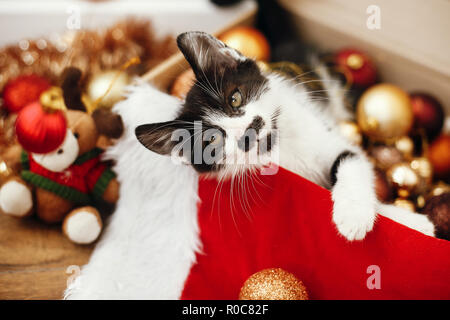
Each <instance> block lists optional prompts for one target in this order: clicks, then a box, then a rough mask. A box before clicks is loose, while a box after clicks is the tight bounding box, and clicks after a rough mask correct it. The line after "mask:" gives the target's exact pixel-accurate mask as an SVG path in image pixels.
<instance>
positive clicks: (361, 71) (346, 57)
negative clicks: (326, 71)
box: [335, 49, 377, 88]
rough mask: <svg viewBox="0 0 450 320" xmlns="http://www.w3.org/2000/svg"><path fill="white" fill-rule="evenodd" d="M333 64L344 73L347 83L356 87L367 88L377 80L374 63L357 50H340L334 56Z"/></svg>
mask: <svg viewBox="0 0 450 320" xmlns="http://www.w3.org/2000/svg"><path fill="white" fill-rule="evenodd" d="M335 62H336V64H337V66H338V67H340V68H341V69H342V70H343V71H344V74H345V75H346V76H347V78H348V81H349V82H350V83H351V84H353V85H355V86H357V87H362V88H367V87H369V86H371V85H373V84H374V83H375V81H376V80H377V70H376V68H375V65H374V63H373V62H372V60H371V59H370V58H369V57H368V56H367V55H366V54H364V53H362V52H361V51H359V50H356V49H343V50H340V51H338V52H337V54H336V56H335Z"/></svg>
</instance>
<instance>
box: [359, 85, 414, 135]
mask: <svg viewBox="0 0 450 320" xmlns="http://www.w3.org/2000/svg"><path fill="white" fill-rule="evenodd" d="M356 117H357V121H358V125H359V127H360V128H361V130H362V131H363V133H364V134H366V135H367V136H368V137H370V138H371V139H373V140H386V139H390V138H396V137H400V136H403V135H406V134H407V133H408V132H409V130H410V129H411V127H412V125H413V120H414V118H413V112H412V105H411V100H410V98H409V95H408V94H407V93H406V92H405V91H403V90H402V89H400V88H399V87H397V86H394V85H392V84H378V85H374V86H373V87H371V88H369V89H368V90H367V91H365V92H364V94H363V95H362V96H361V98H360V99H359V101H358V105H357V110H356Z"/></svg>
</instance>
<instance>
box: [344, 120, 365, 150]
mask: <svg viewBox="0 0 450 320" xmlns="http://www.w3.org/2000/svg"><path fill="white" fill-rule="evenodd" d="M339 132H340V133H341V134H342V135H343V136H344V137H345V138H346V139H347V140H348V141H349V142H350V143H352V144H354V145H358V146H359V145H361V143H362V134H361V130H360V129H359V127H358V125H357V124H356V123H355V122H353V121H341V122H340V123H339Z"/></svg>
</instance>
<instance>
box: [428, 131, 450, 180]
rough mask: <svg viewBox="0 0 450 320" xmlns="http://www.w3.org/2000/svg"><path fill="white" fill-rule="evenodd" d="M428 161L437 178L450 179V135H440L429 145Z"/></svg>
mask: <svg viewBox="0 0 450 320" xmlns="http://www.w3.org/2000/svg"><path fill="white" fill-rule="evenodd" d="M428 159H429V160H430V162H431V164H432V165H433V171H434V174H435V176H436V177H438V178H444V179H445V178H448V177H450V135H446V134H442V135H440V136H439V137H438V138H436V140H434V141H433V143H432V144H431V145H430V148H429V150H428Z"/></svg>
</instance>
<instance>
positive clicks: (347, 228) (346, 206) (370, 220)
mask: <svg viewBox="0 0 450 320" xmlns="http://www.w3.org/2000/svg"><path fill="white" fill-rule="evenodd" d="M375 217H376V212H375V208H374V206H373V205H372V204H370V203H369V202H366V201H355V200H348V199H342V198H340V199H336V200H335V201H334V208H333V222H334V223H335V224H336V227H337V229H338V231H339V233H340V234H341V235H343V236H344V237H345V238H346V239H347V240H349V241H353V240H362V239H364V237H365V236H366V234H367V232H369V231H371V230H372V229H373V225H374V223H375Z"/></svg>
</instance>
